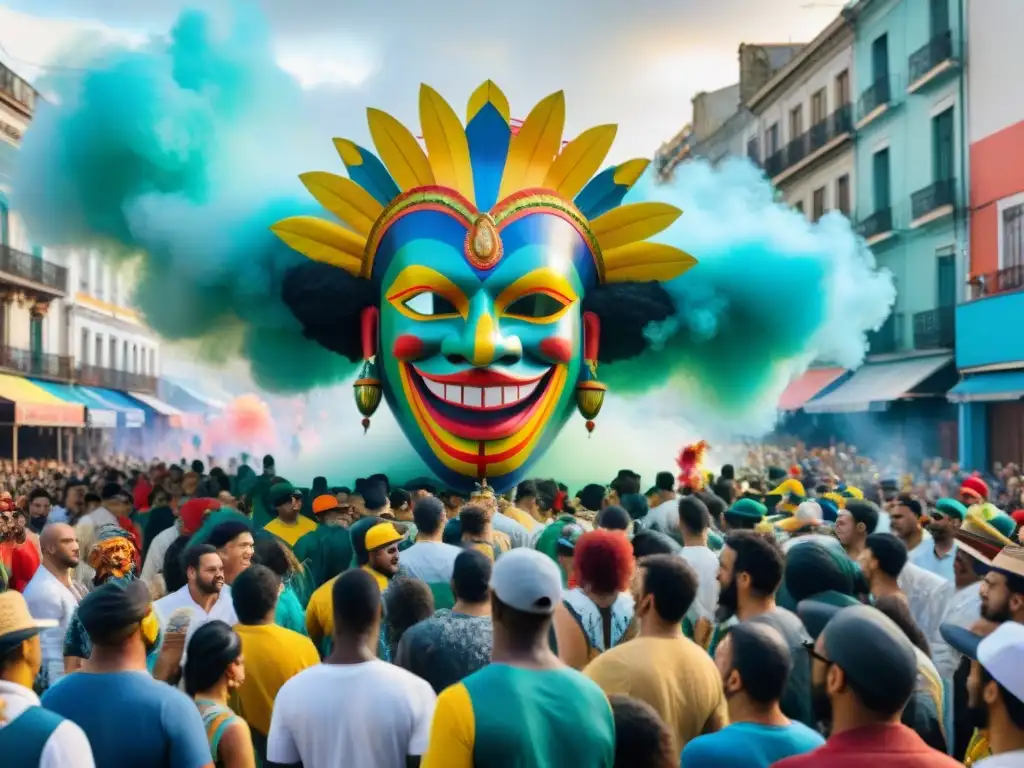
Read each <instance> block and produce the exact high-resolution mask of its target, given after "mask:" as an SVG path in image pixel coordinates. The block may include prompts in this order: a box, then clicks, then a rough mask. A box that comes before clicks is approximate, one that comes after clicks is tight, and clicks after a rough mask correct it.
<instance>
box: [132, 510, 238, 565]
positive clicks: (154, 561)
mask: <svg viewBox="0 0 1024 768" xmlns="http://www.w3.org/2000/svg"><path fill="white" fill-rule="evenodd" d="M220 506H221V505H220V503H219V502H217V501H216V500H215V499H203V498H198V499H189V500H188V501H186V502H185V503H184V504H182V505H180V506H179V507H178V510H177V512H176V513H175V515H176V517H177V520H176V521H175V524H174V525H173V526H171V527H170V528H167V529H166V530H163V531H161V532H160V533H158V534H157V535H156V537H155V538H154V539H153V541H152V542H150V545H149V550H148V551H147V552H146V559H145V561H144V562H143V564H142V574H141V576H140V578H141V579H142V580H143V581H145V582H146V583H147V584H151V583H152V582H153V580H154V579H155V578H156V577H157V575H159V574H160V573H161V572H163V569H164V561H165V559H166V557H167V549H168V548H169V547H170V546H171V544H173V543H174V542H175V540H176V539H177V538H178V537H179V536H191V535H192V534H194V533H195V532H196V531H198V530H199V529H200V528H201V527H202V525H203V521H204V520H205V519H206V516H207V515H208V514H209V513H211V512H213V511H215V510H217V509H220Z"/></svg>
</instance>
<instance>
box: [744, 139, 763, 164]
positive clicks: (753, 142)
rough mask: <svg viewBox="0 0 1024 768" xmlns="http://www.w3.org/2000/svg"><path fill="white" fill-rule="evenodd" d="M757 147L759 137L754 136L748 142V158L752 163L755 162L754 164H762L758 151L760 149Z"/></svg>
mask: <svg viewBox="0 0 1024 768" xmlns="http://www.w3.org/2000/svg"><path fill="white" fill-rule="evenodd" d="M757 145H758V141H757V136H754V137H753V138H751V139H750V140H749V141H748V142H747V157H749V158H750V160H751V162H753V163H754V164H757V163H760V162H761V157H760V155H761V153H760V152H758V149H760V147H758V146H757Z"/></svg>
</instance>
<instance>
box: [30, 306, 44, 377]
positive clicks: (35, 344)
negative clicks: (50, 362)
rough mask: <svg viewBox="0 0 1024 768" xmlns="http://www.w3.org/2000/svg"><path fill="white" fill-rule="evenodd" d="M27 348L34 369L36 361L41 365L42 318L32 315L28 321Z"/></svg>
mask: <svg viewBox="0 0 1024 768" xmlns="http://www.w3.org/2000/svg"><path fill="white" fill-rule="evenodd" d="M28 348H29V352H30V353H31V354H32V360H33V368H35V367H36V366H35V364H34V363H35V361H37V360H38V361H39V362H40V363H41V362H42V359H43V318H41V317H39V316H38V315H34V314H33V315H32V318H31V319H30V320H29V337H28Z"/></svg>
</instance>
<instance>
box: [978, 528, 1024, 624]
mask: <svg viewBox="0 0 1024 768" xmlns="http://www.w3.org/2000/svg"><path fill="white" fill-rule="evenodd" d="M981 567H982V568H985V567H986V566H984V565H982V566H981ZM987 570H988V573H986V574H985V580H984V581H983V582H982V584H981V589H980V594H981V615H982V616H984V617H985V618H986V619H988V620H989V621H994V622H996V623H997V624H1002V623H1003V622H1005V621H1016V622H1017V623H1024V548H1022V547H1004V548H1003V550H1002V551H1001V552H1000V553H999V554H998V555H996V557H995V558H994V559H993V560H992V563H991V565H989V566H987Z"/></svg>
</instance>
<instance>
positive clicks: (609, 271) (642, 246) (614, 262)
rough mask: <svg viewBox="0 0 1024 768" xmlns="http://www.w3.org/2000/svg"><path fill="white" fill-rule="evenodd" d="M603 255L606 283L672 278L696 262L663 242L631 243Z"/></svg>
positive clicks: (683, 252) (686, 254) (691, 257)
mask: <svg viewBox="0 0 1024 768" xmlns="http://www.w3.org/2000/svg"><path fill="white" fill-rule="evenodd" d="M602 255H603V257H604V281H605V282H606V283H628V282H646V281H649V280H659V281H665V280H671V279H673V278H676V277H679V275H681V274H683V273H684V272H685V271H686V270H688V269H689V268H690V267H692V266H693V265H694V264H696V263H697V260H696V259H695V258H693V256H691V255H690V254H688V253H686V252H685V251H681V250H679V249H678V248H673V247H672V246H671V245H664V244H663V243H647V242H641V243H630V244H629V245H623V246H621V247H619V248H612V249H611V250H608V251H604V252H603V254H602Z"/></svg>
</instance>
